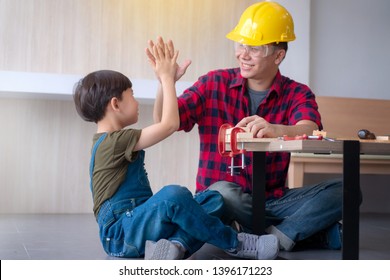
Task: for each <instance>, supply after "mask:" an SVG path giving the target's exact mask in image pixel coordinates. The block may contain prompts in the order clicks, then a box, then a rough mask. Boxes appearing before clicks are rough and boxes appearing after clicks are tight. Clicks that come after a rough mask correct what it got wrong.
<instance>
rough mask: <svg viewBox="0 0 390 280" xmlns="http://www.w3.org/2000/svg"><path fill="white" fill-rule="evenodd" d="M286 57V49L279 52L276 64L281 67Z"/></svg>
mask: <svg viewBox="0 0 390 280" xmlns="http://www.w3.org/2000/svg"><path fill="white" fill-rule="evenodd" d="M285 56H286V51H285V50H284V49H279V50H277V54H276V59H275V64H277V65H279V64H280V63H282V61H283V59H284V58H285Z"/></svg>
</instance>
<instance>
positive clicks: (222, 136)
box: [218, 123, 245, 176]
mask: <svg viewBox="0 0 390 280" xmlns="http://www.w3.org/2000/svg"><path fill="white" fill-rule="evenodd" d="M228 129H231V132H230V151H226V130H228ZM240 132H245V130H244V129H242V128H240V127H233V126H232V125H230V124H227V123H226V124H223V125H221V127H220V128H219V133H218V151H219V153H220V155H221V156H223V157H225V156H228V157H231V166H230V175H232V176H233V169H234V168H235V167H239V166H234V156H236V155H241V161H242V163H241V168H242V169H244V168H245V156H244V153H245V149H237V133H240Z"/></svg>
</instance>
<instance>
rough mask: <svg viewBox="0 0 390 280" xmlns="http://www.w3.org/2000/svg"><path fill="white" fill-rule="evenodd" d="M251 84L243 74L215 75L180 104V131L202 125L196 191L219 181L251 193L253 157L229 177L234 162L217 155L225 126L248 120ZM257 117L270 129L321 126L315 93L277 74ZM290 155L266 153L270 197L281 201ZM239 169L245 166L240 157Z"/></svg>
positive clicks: (247, 157)
mask: <svg viewBox="0 0 390 280" xmlns="http://www.w3.org/2000/svg"><path fill="white" fill-rule="evenodd" d="M245 85H246V79H244V78H243V77H242V76H241V74H240V69H239V68H234V69H225V70H216V71H211V72H209V73H208V74H207V75H204V76H202V77H200V78H199V80H198V81H197V82H196V83H195V84H194V85H193V86H191V87H190V88H188V89H187V90H185V91H184V93H183V94H182V95H181V96H180V97H179V98H178V100H179V101H178V103H179V112H180V128H179V130H184V131H190V130H191V129H192V128H193V127H194V126H195V124H197V125H198V130H199V137H200V155H199V166H198V174H197V178H196V191H201V190H204V189H206V188H207V187H208V186H210V185H211V184H213V183H215V182H217V181H230V182H235V183H237V184H239V185H240V186H242V188H243V190H244V191H245V192H251V191H252V179H251V178H252V153H249V152H247V153H246V154H245V162H246V166H247V167H246V168H245V169H241V168H239V169H236V170H240V171H239V174H234V175H233V176H231V175H230V169H229V166H230V163H231V159H230V158H229V157H222V156H221V155H220V154H219V152H218V131H219V127H220V126H221V125H222V124H224V123H229V124H232V125H235V124H237V123H238V122H239V121H240V120H241V119H243V118H244V117H247V116H249V114H250V106H249V95H248V93H247V90H246V86H245ZM257 114H258V115H259V116H261V117H263V118H264V119H266V120H267V121H268V122H270V123H274V124H283V125H294V124H296V123H297V122H298V121H300V120H311V121H314V122H315V123H317V124H318V126H319V127H322V125H321V117H320V114H319V112H318V106H317V103H316V101H315V96H314V94H313V93H312V92H311V90H310V89H309V88H308V87H307V86H305V85H303V84H299V83H297V82H295V81H293V80H290V79H289V78H287V77H284V76H282V75H281V74H280V72H278V73H277V75H276V77H275V80H274V82H273V84H272V86H271V88H270V90H269V93H268V95H267V97H266V98H265V99H264V100H263V102H262V103H261V104H260V106H259V108H258V109H257ZM289 163H290V154H289V153H267V155H266V169H267V170H266V182H267V187H266V190H267V193H266V196H267V197H275V198H276V197H281V196H282V195H283V192H284V190H285V189H286V188H287V187H286V178H287V171H288V166H289ZM235 165H241V156H236V158H235Z"/></svg>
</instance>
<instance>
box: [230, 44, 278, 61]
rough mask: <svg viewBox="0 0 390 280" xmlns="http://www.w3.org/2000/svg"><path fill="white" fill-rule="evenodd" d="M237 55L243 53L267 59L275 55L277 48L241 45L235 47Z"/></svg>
mask: <svg viewBox="0 0 390 280" xmlns="http://www.w3.org/2000/svg"><path fill="white" fill-rule="evenodd" d="M234 47H235V50H236V54H238V55H240V54H243V53H245V52H246V53H247V54H249V55H250V56H251V57H255V58H257V57H267V56H269V55H271V54H273V53H274V51H275V46H273V45H262V46H248V45H244V44H240V43H235V45H234Z"/></svg>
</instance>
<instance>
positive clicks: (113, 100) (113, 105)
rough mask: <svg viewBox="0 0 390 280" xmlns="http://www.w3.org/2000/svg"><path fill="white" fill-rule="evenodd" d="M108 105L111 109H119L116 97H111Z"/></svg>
mask: <svg viewBox="0 0 390 280" xmlns="http://www.w3.org/2000/svg"><path fill="white" fill-rule="evenodd" d="M110 106H111V109H112V110H113V111H117V110H119V104H118V98H116V97H113V98H111V100H110Z"/></svg>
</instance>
